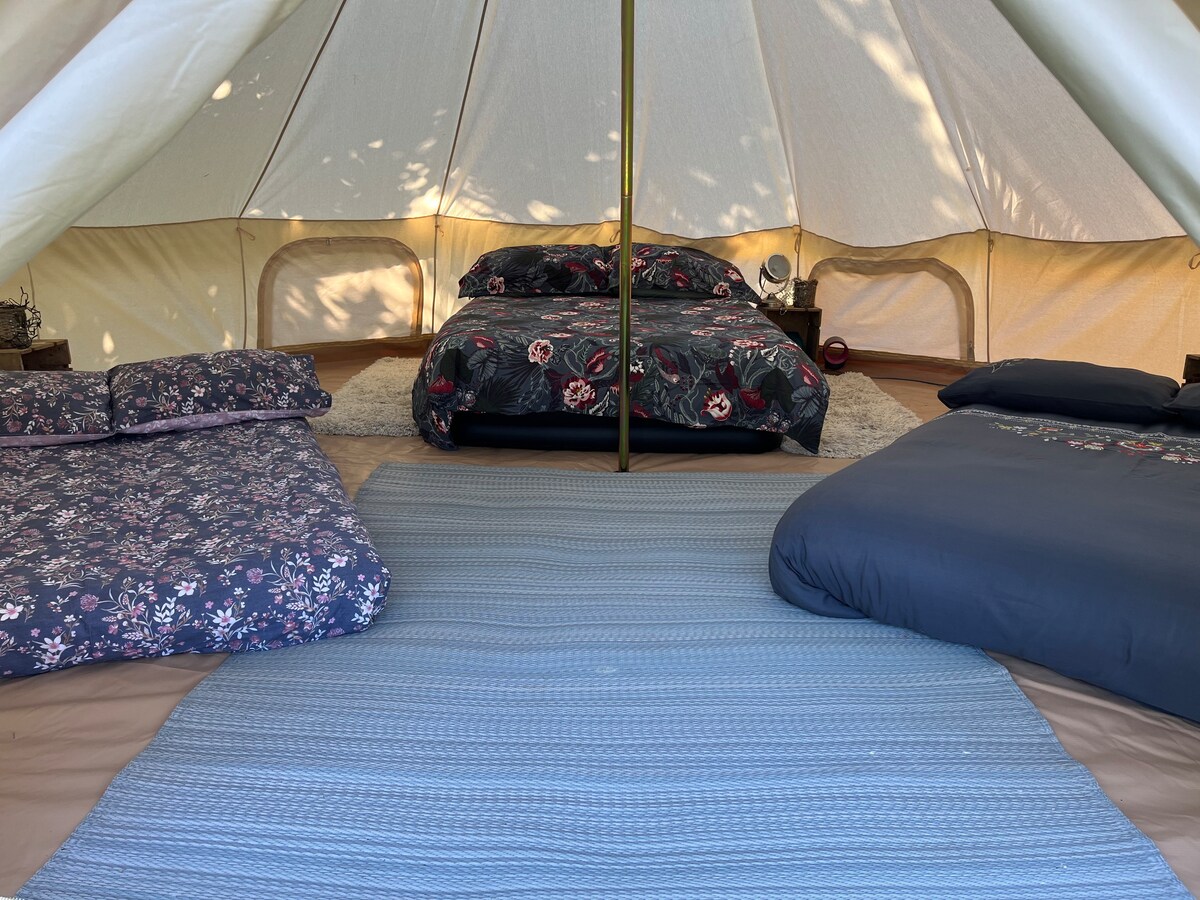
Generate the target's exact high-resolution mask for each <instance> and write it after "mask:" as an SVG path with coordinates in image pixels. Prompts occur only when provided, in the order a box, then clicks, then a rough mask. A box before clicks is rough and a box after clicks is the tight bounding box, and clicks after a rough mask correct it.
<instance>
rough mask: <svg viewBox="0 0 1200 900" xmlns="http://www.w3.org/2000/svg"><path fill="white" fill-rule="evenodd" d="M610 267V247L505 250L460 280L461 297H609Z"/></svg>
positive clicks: (480, 262)
mask: <svg viewBox="0 0 1200 900" xmlns="http://www.w3.org/2000/svg"><path fill="white" fill-rule="evenodd" d="M610 266H611V263H610V262H609V248H607V247H600V246H597V245H596V244H535V245H531V246H523V247H501V248H500V249H499V250H491V251H489V252H487V253H485V254H483V256H481V257H479V259H478V260H476V262H475V265H473V266H471V268H470V269H469V270H468V271H467V274H466V275H464V276H463V277H462V278H460V279H459V281H458V296H460V297H486V296H488V295H490V294H499V295H503V296H506V297H529V296H534V295H537V294H565V295H568V296H569V295H574V294H605V293H608V291H609V287H610V278H609V274H610V273H609V269H610Z"/></svg>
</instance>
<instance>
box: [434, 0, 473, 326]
mask: <svg viewBox="0 0 1200 900" xmlns="http://www.w3.org/2000/svg"><path fill="white" fill-rule="evenodd" d="M487 12H488V0H483V8H482V9H480V11H479V27H478V28H477V29H476V30H475V46H474V47H473V48H472V50H471V63H470V65H468V66H467V80H466V83H465V84H463V95H462V102H461V103H460V104H459V105H458V121H457V122H455V123H454V138H453V139H452V140H451V141H450V153H449V154H448V155H447V156H446V168H445V170H444V171H443V173H442V189H441V190H440V191H439V192H438V203H437V209H436V210H435V211H434V213H433V298H432V299H431V300H430V303H429V321H430V324H431V325H432V324H433V323H434V322H436V321H437V296H438V295H437V292H438V274H439V273H438V234H439V233H440V231H441V225H440V223H439V222H438V220H439V219H441V218H442V204H443V203H444V202H445V200H446V185H448V184H449V183H450V171H451V168H452V167H453V166H454V153H455V151H456V150H458V138H459V135H460V134H461V133H462V123H463V117H464V116H465V115H466V112H467V99H468V97H469V96H470V93H471V80H472V79H473V78H474V77H475V62H476V60H477V59H478V58H479V45H480V43H481V42H482V40H483V26H484V23H485V22H486V21H487ZM422 305H423V304H422ZM422 327H423V326H422Z"/></svg>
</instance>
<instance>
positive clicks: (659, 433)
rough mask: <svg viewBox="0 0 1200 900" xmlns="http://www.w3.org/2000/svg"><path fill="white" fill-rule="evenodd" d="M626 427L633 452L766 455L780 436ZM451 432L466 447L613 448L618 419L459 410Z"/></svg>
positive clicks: (642, 422)
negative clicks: (505, 414)
mask: <svg viewBox="0 0 1200 900" xmlns="http://www.w3.org/2000/svg"><path fill="white" fill-rule="evenodd" d="M629 426H630V427H629V449H630V450H631V451H633V452H634V453H766V452H768V451H770V450H775V449H777V448H778V447H779V444H780V442H781V441H782V440H783V438H782V435H779V434H774V433H772V432H769V431H752V430H750V429H748V428H733V427H725V428H688V427H687V426H686V425H676V424H674V423H671V422H657V421H654V420H652V419H633V420H632V421H631V422H630V423H629ZM450 436H451V438H452V439H453V440H454V442H455V443H456V444H459V445H461V446H464V447H466V446H471V447H515V448H517V449H520V450H608V451H613V452H616V449H617V420H616V419H615V418H609V417H604V416H588V415H580V414H578V413H568V412H549V413H531V414H529V415H523V416H504V415H497V414H493V413H468V412H460V413H457V414H455V416H454V421H453V423H452V425H451V427H450Z"/></svg>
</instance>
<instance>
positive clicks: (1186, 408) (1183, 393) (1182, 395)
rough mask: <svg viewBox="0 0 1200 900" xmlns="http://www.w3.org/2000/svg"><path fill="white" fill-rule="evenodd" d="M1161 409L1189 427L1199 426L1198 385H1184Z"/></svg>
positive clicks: (1199, 392)
mask: <svg viewBox="0 0 1200 900" xmlns="http://www.w3.org/2000/svg"><path fill="white" fill-rule="evenodd" d="M1163 408H1164V409H1166V410H1167V411H1168V412H1172V413H1174V414H1175V415H1177V416H1179V418H1181V419H1183V421H1185V422H1187V423H1188V424H1189V425H1196V426H1200V384H1185V385H1184V386H1183V387H1182V388H1180V390H1179V393H1178V394H1176V395H1175V397H1174V398H1173V399H1172V400H1171V401H1170V402H1168V403H1164V404H1163Z"/></svg>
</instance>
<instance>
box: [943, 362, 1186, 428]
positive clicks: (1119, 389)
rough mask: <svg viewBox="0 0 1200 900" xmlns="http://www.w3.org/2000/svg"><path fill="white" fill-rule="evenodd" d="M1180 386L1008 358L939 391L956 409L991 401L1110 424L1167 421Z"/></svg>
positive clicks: (1089, 367)
mask: <svg viewBox="0 0 1200 900" xmlns="http://www.w3.org/2000/svg"><path fill="white" fill-rule="evenodd" d="M1177 393H1179V385H1178V383H1176V382H1175V381H1173V380H1172V379H1170V378H1166V377H1165V376H1162V375H1151V374H1150V373H1149V372H1141V371H1138V370H1137V369H1118V368H1114V367H1112V366H1097V365H1093V364H1092V363H1085V362H1065V361H1062V360H1056V359H1006V360H1004V361H1003V362H998V363H992V364H991V365H988V366H984V367H983V368H980V369H976V370H975V371H973V372H971V373H969V374H968V375H965V376H963V377H962V378H960V379H959V380H958V381H956V382H954V383H953V384H951V385H947V386H946V387H944V388H942V389H941V390H940V391H938V399H939V400H941V401H942V402H943V403H945V404H946V405H947V406H948V407H950V408H951V409H954V408H956V407H959V406H967V405H968V404H972V403H986V404H987V405H989V406H1000V407H1003V408H1005V409H1011V410H1015V411H1017V412H1044V413H1057V414H1059V415H1063V416H1078V417H1079V418H1081V419H1099V420H1101V421H1105V422H1138V423H1144V424H1148V423H1151V422H1161V421H1162V420H1164V419H1166V418H1167V417H1168V413H1167V412H1166V411H1165V410H1164V408H1163V407H1164V404H1166V403H1168V402H1170V400H1171V398H1172V397H1174V396H1175V395H1176V394H1177Z"/></svg>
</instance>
